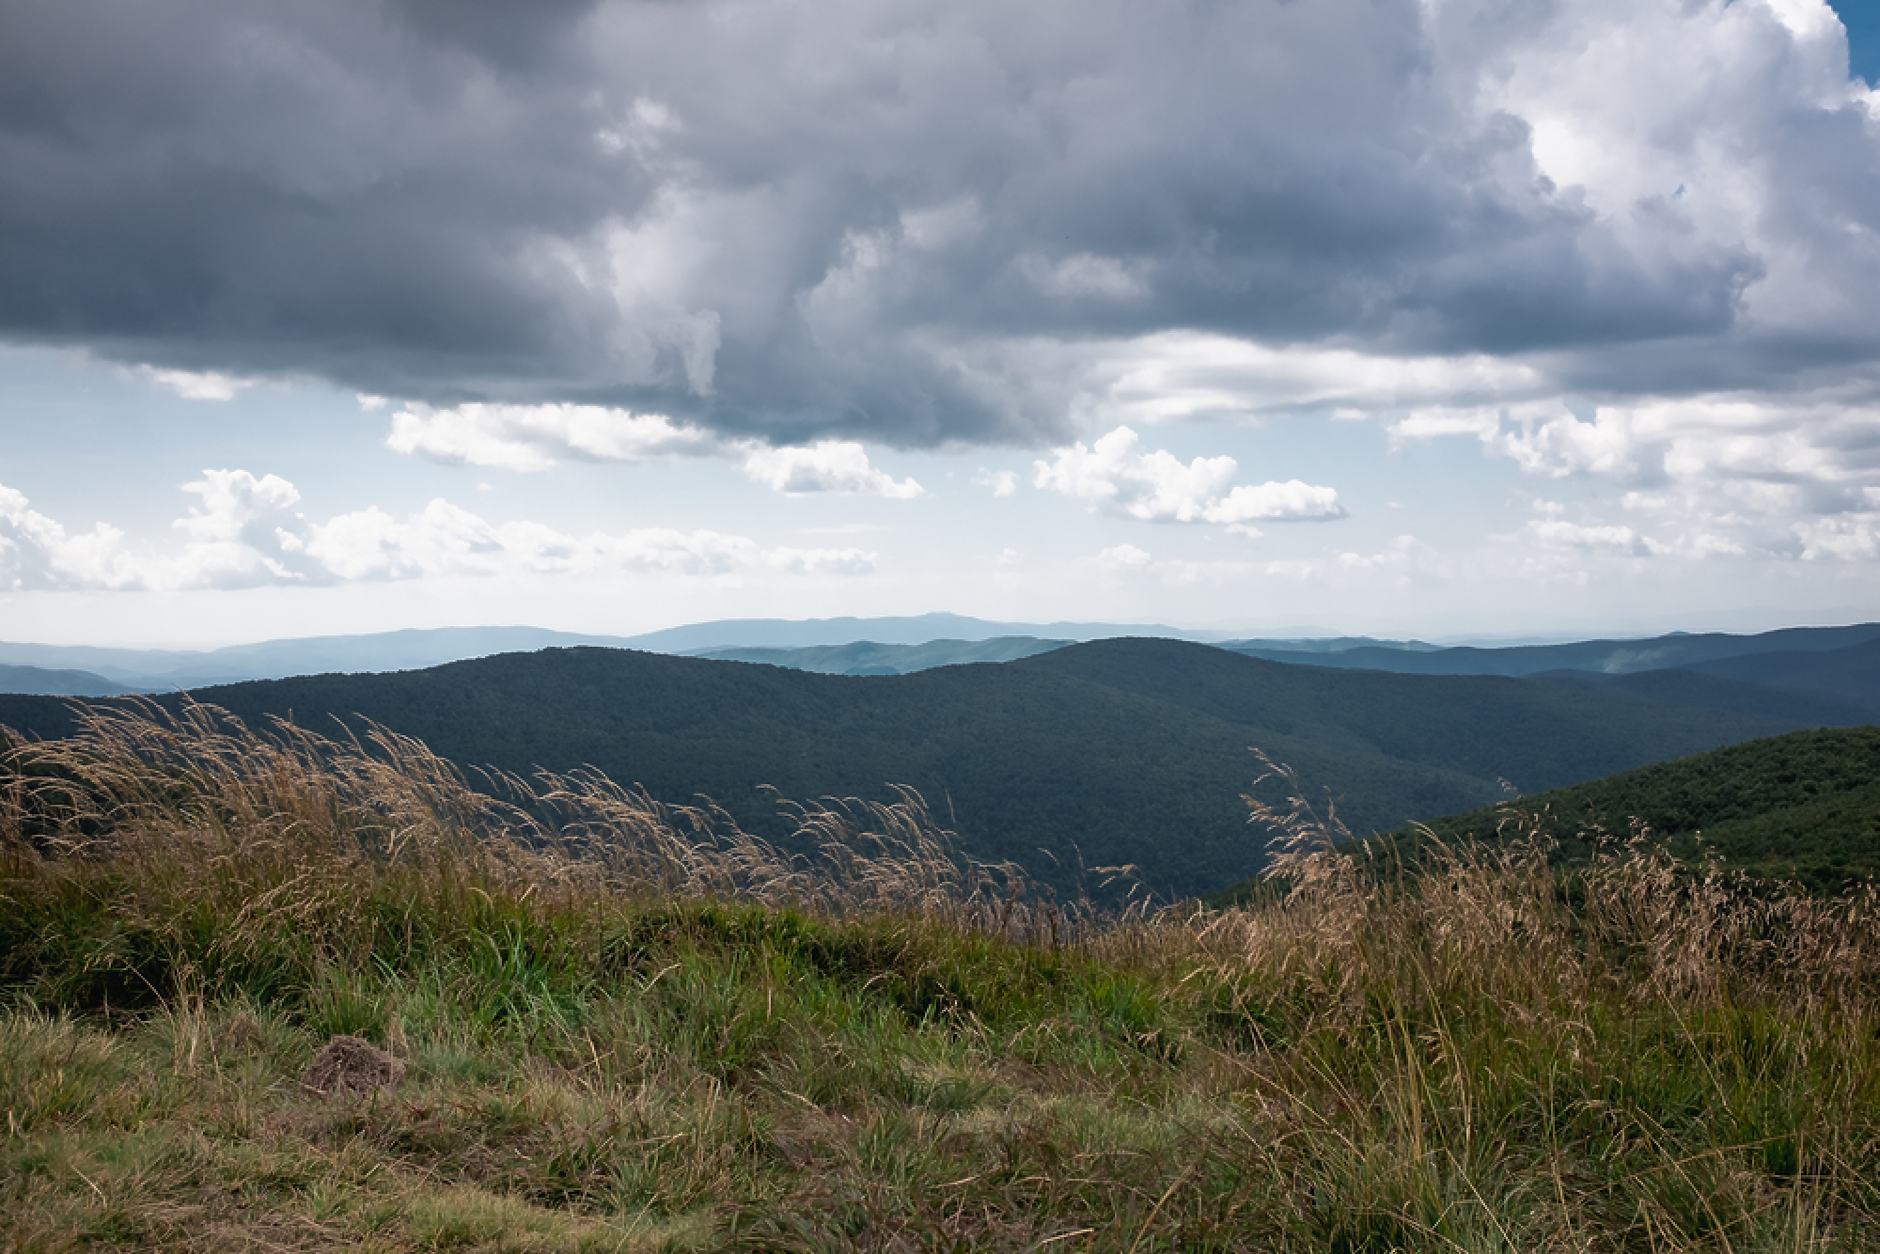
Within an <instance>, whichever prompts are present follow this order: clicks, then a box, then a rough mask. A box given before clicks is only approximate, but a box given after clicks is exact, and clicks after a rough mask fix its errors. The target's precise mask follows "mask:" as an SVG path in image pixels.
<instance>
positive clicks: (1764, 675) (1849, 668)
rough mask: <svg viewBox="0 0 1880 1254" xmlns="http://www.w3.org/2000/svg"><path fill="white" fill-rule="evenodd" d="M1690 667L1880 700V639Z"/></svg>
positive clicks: (1749, 656)
mask: <svg viewBox="0 0 1880 1254" xmlns="http://www.w3.org/2000/svg"><path fill="white" fill-rule="evenodd" d="M1690 669H1691V670H1694V671H1700V672H1702V673H1704V674H1706V675H1716V676H1719V677H1721V678H1724V679H1736V680H1744V681H1747V682H1749V683H1756V684H1768V685H1773V686H1776V687H1782V688H1804V689H1808V690H1810V691H1813V692H1827V693H1834V694H1836V695H1837V696H1842V697H1860V698H1865V699H1867V700H1870V701H1880V639H1876V640H1868V641H1865V642H1863V643H1861V644H1856V645H1852V646H1850V647H1848V648H1845V649H1834V650H1831V651H1829V652H1826V653H1818V652H1781V653H1757V654H1750V655H1747V656H1743V657H1729V658H1719V659H1717V660H1716V661H1713V662H1696V663H1693V664H1692V665H1691V667H1690Z"/></svg>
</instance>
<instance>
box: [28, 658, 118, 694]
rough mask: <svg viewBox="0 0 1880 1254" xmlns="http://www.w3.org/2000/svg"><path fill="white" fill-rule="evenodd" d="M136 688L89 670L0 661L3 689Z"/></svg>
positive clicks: (101, 690)
mask: <svg viewBox="0 0 1880 1254" xmlns="http://www.w3.org/2000/svg"><path fill="white" fill-rule="evenodd" d="M135 691H136V689H135V688H129V687H126V686H125V685H123V684H114V683H112V682H111V681H110V680H108V679H106V678H105V677H104V676H102V675H94V674H92V673H91V672H90V671H72V670H48V669H47V668H45V667H43V666H7V665H4V664H0V692H14V693H30V694H34V695H38V696H55V697H116V696H122V695H124V694H126V693H130V692H135Z"/></svg>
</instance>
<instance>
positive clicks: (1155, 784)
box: [0, 639, 1793, 894]
mask: <svg viewBox="0 0 1880 1254" xmlns="http://www.w3.org/2000/svg"><path fill="white" fill-rule="evenodd" d="M199 695H201V696H202V697H203V698H204V699H207V700H211V701H214V702H216V703H218V704H221V705H224V706H226V707H228V708H229V709H231V710H233V711H234V712H235V713H237V714H238V715H240V716H242V717H243V718H245V719H248V720H250V721H255V722H259V721H261V720H263V719H264V718H265V717H266V716H267V715H270V714H279V715H287V714H290V713H291V715H292V716H293V717H294V718H295V719H296V720H297V721H298V722H300V723H301V724H302V725H305V726H311V727H323V726H327V725H329V724H330V720H331V717H332V716H333V715H334V714H341V715H347V716H352V715H362V716H364V717H366V718H370V719H372V720H375V721H377V722H379V723H382V724H384V725H385V726H388V727H391V728H393V729H395V730H398V731H401V732H405V733H407V734H410V735H413V736H416V737H419V738H420V739H423V740H425V741H426V742H428V743H429V744H431V745H432V747H434V748H435V749H436V750H438V751H439V752H440V753H443V754H444V755H445V756H447V757H450V758H452V759H454V760H456V761H458V762H462V763H465V764H486V763H487V764H492V765H495V766H499V767H502V768H504V769H507V770H512V771H527V770H529V769H530V768H531V767H534V766H537V765H541V766H547V767H551V768H556V769H562V770H566V769H569V768H572V767H576V766H580V765H583V764H590V765H593V766H596V767H599V768H600V769H602V770H604V771H606V772H607V773H608V774H609V775H611V776H613V777H614V778H616V779H618V780H620V781H622V782H637V783H641V784H644V785H645V786H646V787H647V788H648V789H649V790H650V791H651V792H652V793H653V794H654V795H655V796H658V797H661V798H664V799H668V800H680V801H683V800H689V799H692V798H693V797H695V796H697V795H698V794H706V795H709V796H711V797H713V798H715V799H716V800H717V801H719V802H720V803H722V804H723V805H724V806H725V807H726V808H727V809H728V810H729V811H730V812H731V813H733V814H734V815H736V816H737V817H738V818H739V820H740V821H741V822H743V823H745V824H747V825H749V826H751V827H753V828H755V829H757V830H760V831H764V832H767V833H769V834H776V833H778V832H779V831H780V830H781V829H780V827H779V825H778V822H777V820H776V817H775V810H774V807H773V803H772V801H771V800H770V799H769V797H767V796H766V795H765V794H763V793H762V792H760V791H759V788H758V786H759V785H762V784H772V785H775V786H776V787H777V788H779V789H780V790H782V792H783V793H784V794H785V795H786V796H795V797H811V796H817V795H822V794H838V795H841V794H863V795H869V796H877V797H879V796H883V795H884V794H885V792H886V789H885V787H884V786H885V785H886V784H887V783H890V782H894V783H904V784H909V785H912V786H914V787H916V788H918V789H919V790H920V791H921V792H922V793H923V794H924V795H925V796H926V797H927V798H928V799H929V801H930V802H931V803H932V805H933V807H934V809H935V810H936V811H937V812H938V813H939V814H940V815H942V816H943V817H944V816H951V819H950V821H951V823H952V824H953V825H954V826H956V827H957V828H958V830H959V831H960V832H961V834H962V836H963V838H964V839H965V840H966V842H967V845H968V848H969V849H970V850H971V851H972V852H973V853H974V854H975V855H976V856H979V857H982V858H1005V857H1012V858H1016V859H1019V860H1021V861H1024V862H1026V863H1027V864H1028V865H1030V866H1031V867H1033V868H1034V869H1035V870H1038V871H1040V872H1041V873H1043V874H1045V875H1047V876H1050V875H1053V874H1056V873H1057V872H1054V871H1053V868H1054V866H1055V867H1060V868H1062V867H1070V866H1074V865H1075V864H1076V861H1077V858H1078V856H1079V851H1080V850H1081V854H1082V857H1083V858H1084V860H1085V861H1086V862H1087V863H1090V864H1100V863H1117V862H1133V863H1136V864H1138V865H1139V866H1141V867H1142V868H1143V871H1144V873H1145V878H1146V880H1147V882H1148V883H1149V884H1150V885H1151V886H1152V887H1153V888H1155V889H1156V890H1158V891H1161V892H1165V893H1171V894H1173V893H1192V892H1197V891H1205V890H1207V889H1209V888H1212V887H1216V886H1218V885H1220V884H1223V883H1228V882H1231V881H1233V880H1235V879H1238V878H1240V877H1242V876H1244V875H1247V874H1249V873H1251V872H1252V871H1253V870H1255V869H1256V868H1257V867H1258V865H1259V863H1260V858H1261V854H1260V849H1261V847H1262V845H1263V843H1264V841H1263V838H1262V837H1261V836H1260V835H1259V834H1258V833H1255V832H1252V831H1250V830H1249V829H1248V827H1247V824H1246V811H1245V808H1244V806H1243V804H1242V802H1241V801H1240V794H1241V793H1242V792H1243V791H1245V790H1246V788H1247V787H1248V786H1249V784H1250V783H1251V781H1252V780H1253V779H1254V777H1255V776H1256V775H1257V774H1258V772H1259V768H1258V766H1257V765H1256V763H1255V761H1254V759H1253V756H1252V754H1250V753H1249V752H1248V749H1249V746H1256V745H1257V746H1260V747H1262V748H1264V749H1266V750H1267V751H1268V752H1270V753H1271V754H1273V756H1275V757H1276V758H1278V759H1280V760H1281V761H1284V762H1288V763H1290V764H1291V765H1292V766H1294V767H1295V768H1297V769H1298V770H1299V771H1300V772H1301V774H1302V776H1303V777H1304V780H1305V783H1306V784H1307V786H1309V787H1311V788H1313V789H1319V788H1327V787H1329V788H1334V789H1336V790H1337V791H1338V793H1339V794H1340V795H1341V797H1342V798H1343V801H1342V804H1341V809H1342V812H1343V813H1344V814H1345V815H1346V816H1347V818H1348V820H1349V821H1350V822H1351V823H1352V825H1353V826H1354V827H1355V828H1356V829H1357V830H1360V831H1365V830H1372V829H1386V828H1391V827H1395V826H1397V825H1398V824H1401V823H1403V822H1405V821H1407V820H1410V819H1415V818H1428V817H1433V816H1436V815H1442V814H1450V813H1455V812H1457V811H1460V810H1465V809H1468V808H1470V807H1473V806H1479V805H1482V804H1485V803H1487V802H1489V801H1491V800H1493V799H1494V798H1496V797H1497V796H1499V795H1501V786H1500V783H1499V781H1500V780H1502V779H1507V780H1512V781H1514V782H1515V783H1516V784H1517V785H1518V786H1520V787H1521V788H1523V789H1530V790H1531V789H1539V788H1548V787H1554V786H1558V785H1562V784H1568V783H1573V782H1577V781H1580V780H1584V779H1588V778H1592V777H1595V776H1600V775H1606V774H1610V773H1612V772H1614V771H1618V770H1623V769H1625V768H1628V767H1632V766H1637V765H1640V764H1643V763H1646V762H1651V761H1657V760H1661V759H1664V758H1667V757H1676V756H1680V755H1683V754H1688V753H1692V752H1696V751H1698V750H1701V749H1706V748H1711V747H1715V746H1717V745H1721V744H1727V743H1730V742H1732V741H1737V740H1743V739H1748V738H1750V737H1753V736H1759V735H1767V734H1770V733H1771V732H1776V731H1782V730H1787V729H1788V728H1789V727H1791V726H1793V724H1790V723H1785V722H1783V721H1781V720H1778V719H1767V718H1749V717H1743V716H1737V715H1727V714H1713V713H1701V712H1699V713H1694V712H1692V711H1689V710H1685V709H1681V708H1678V707H1674V706H1669V705H1664V704H1660V703H1655V702H1650V701H1643V700H1639V699H1637V698H1634V697H1630V696H1627V695H1625V694H1621V693H1610V692H1604V691H1600V690H1597V689H1592V690H1586V689H1575V688H1562V687H1559V686H1556V685H1552V684H1545V683H1536V682H1531V681H1520V680H1510V679H1501V678H1493V677H1428V676H1411V675H1388V674H1376V673H1366V672H1357V671H1336V670H1328V669H1322V668H1314V667H1302V666H1287V665H1282V664H1279V663H1272V662H1264V661H1260V660H1257V659H1253V658H1247V657H1241V656H1238V655H1236V654H1233V653H1229V652H1225V651H1222V650H1219V649H1214V648H1211V647H1208V646H1205V645H1196V644H1186V643H1182V642H1179V641H1169V640H1149V639H1124V640H1107V641H1099V642H1095V643H1090V644H1081V645H1072V646H1069V647H1066V648H1062V649H1057V650H1054V651H1051V652H1048V653H1041V654H1038V655H1035V656H1032V657H1027V658H1023V659H1020V660H1018V661H1013V662H1007V663H1004V664H1001V665H997V666H992V665H975V666H951V667H943V668H939V669H935V670H927V671H921V672H919V673H917V674H912V675H901V676H883V677H876V678H850V677H842V676H829V675H817V674H811V673H808V672H804V671H798V670H788V669H783V668H780V667H775V666H762V665H751V664H747V663H738V662H723V661H709V660H705V659H699V658H683V657H671V656H663V655H658V654H649V653H639V652H630V651H621V650H611V649H591V648H580V649H556V650H547V651H543V652H538V653H529V654H509V655H503V656H498V657H490V658H484V659H480V660H476V661H467V662H459V663H453V664H451V665H447V666H441V667H435V668H432V669H428V670H421V671H410V672H403V673H397V674H385V675H350V676H341V675H328V676H311V677H302V678H297V679H287V680H276V681H268V682H260V683H248V684H238V685H233V686H229V687H225V688H220V689H215V690H211V691H207V692H203V693H201V694H199ZM172 700H173V699H172ZM0 723H6V724H9V725H12V726H16V727H22V728H26V729H29V730H32V731H35V732H38V733H40V734H58V733H59V732H60V731H61V729H62V728H63V727H66V726H69V716H68V714H67V712H66V711H65V708H64V705H63V703H61V702H58V701H54V700H49V699H45V698H37V699H36V698H30V697H6V698H0ZM1040 851H1043V852H1040ZM1060 878H1062V877H1061V876H1060Z"/></svg>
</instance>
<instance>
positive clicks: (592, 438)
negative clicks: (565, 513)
mask: <svg viewBox="0 0 1880 1254" xmlns="http://www.w3.org/2000/svg"><path fill="white" fill-rule="evenodd" d="M385 444H386V447H387V448H390V449H391V450H392V451H393V452H396V453H407V454H416V455H417V456H420V457H424V458H426V459H428V460H430V461H435V462H442V463H444V464H445V465H454V466H500V467H503V468H505V469H509V470H521V471H533V470H546V469H547V468H548V467H550V466H552V465H554V464H555V463H554V459H555V458H556V457H570V458H574V459H576V460H580V461H606V462H637V461H649V460H652V459H654V458H659V457H673V456H687V455H690V456H698V455H703V454H712V453H719V452H722V451H723V450H722V449H721V447H720V445H719V442H718V440H717V439H716V438H715V437H713V436H712V435H711V434H710V433H708V432H706V431H704V430H701V429H700V428H698V427H696V426H690V425H683V424H678V423H674V422H673V421H672V420H671V419H670V418H668V417H666V416H665V415H663V414H636V413H631V412H629V411H627V410H622V409H610V408H607V407H604V406H600V405H493V404H479V403H475V402H472V403H468V404H463V405H457V406H453V407H451V408H449V409H433V408H431V407H430V406H428V405H423V404H413V405H409V406H407V407H405V408H403V409H401V410H399V411H398V412H397V413H396V414H393V415H392V429H391V433H390V434H389V435H388V436H387V437H386V439H385Z"/></svg>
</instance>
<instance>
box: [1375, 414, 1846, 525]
mask: <svg viewBox="0 0 1880 1254" xmlns="http://www.w3.org/2000/svg"><path fill="white" fill-rule="evenodd" d="M1390 432H1391V437H1392V440H1393V442H1395V443H1398V444H1407V443H1412V442H1415V441H1419V440H1430V439H1439V438H1443V437H1448V436H1464V437H1472V438H1474V439H1476V440H1479V441H1480V442H1481V443H1482V445H1483V446H1484V448H1486V449H1487V450H1488V451H1489V452H1491V453H1492V454H1495V455H1498V456H1502V457H1507V458H1509V459H1511V460H1512V461H1514V462H1515V463H1516V464H1518V465H1519V466H1520V467H1521V468H1522V469H1523V470H1525V471H1527V472H1528V473H1530V474H1532V475H1535V476H1538V477H1543V478H1548V479H1581V480H1591V481H1595V482H1604V483H1606V484H1608V485H1610V487H1611V488H1613V489H1615V490H1616V492H1615V496H1616V500H1617V502H1618V504H1619V505H1620V506H1621V507H1622V508H1624V509H1625V510H1626V511H1628V512H1629V513H1631V514H1633V515H1634V516H1635V519H1636V521H1635V522H1634V523H1632V524H1603V525H1607V526H1612V527H1619V528H1621V529H1622V530H1623V529H1637V530H1638V534H1637V535H1636V536H1635V537H1634V538H1633V539H1632V540H1626V539H1624V538H1623V537H1617V536H1608V538H1607V540H1606V541H1605V542H1603V543H1602V544H1599V545H1587V544H1581V545H1580V546H1579V547H1589V548H1603V549H1604V550H1606V551H1619V550H1621V549H1628V548H1629V549H1630V550H1632V551H1636V552H1645V551H1650V552H1658V553H1665V552H1678V553H1681V554H1683V555H1686V556H1692V557H1704V556H1737V555H1742V554H1744V553H1747V552H1755V553H1760V554H1763V555H1766V556H1778V557H1781V556H1786V557H1802V558H1807V559H1809V560H1825V559H1829V558H1836V557H1839V558H1856V557H1860V556H1862V555H1863V554H1865V553H1866V547H1865V546H1864V545H1863V543H1861V542H1860V540H1859V539H1858V537H1860V536H1861V535H1863V534H1869V533H1871V531H1872V530H1873V529H1874V528H1875V527H1876V526H1880V400H1870V399H1867V398H1865V397H1864V396H1862V395H1860V394H1859V393H1858V392H1856V393H1854V394H1851V395H1850V394H1849V391H1848V389H1846V388H1845V387H1842V388H1833V389H1822V390H1820V391H1819V392H1817V393H1816V394H1813V395H1810V396H1803V397H1798V398H1794V399H1792V400H1788V401H1785V402H1781V403H1777V402H1774V401H1771V400H1770V399H1768V398H1765V397H1760V396H1754V395H1744V394H1741V393H1736V394H1712V395H1701V396H1693V397H1684V398H1663V397H1648V398H1642V399H1640V400H1637V401H1633V402H1629V403H1601V404H1594V403H1592V402H1583V403H1579V404H1576V405H1574V406H1572V407H1569V406H1568V405H1565V404H1562V403H1558V402H1528V403H1524V404H1519V405H1510V406H1505V407H1501V408H1495V407H1479V408H1474V409H1431V410H1422V411H1414V412H1412V413H1410V414H1408V415H1406V416H1404V417H1401V418H1399V419H1398V420H1396V421H1395V422H1394V423H1393V424H1392V425H1391V427H1390ZM1561 535H1565V533H1564V532H1563V533H1561ZM1850 536H1851V537H1855V539H1853V540H1851V541H1848V540H1844V539H1839V538H1837V537H1850Z"/></svg>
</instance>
